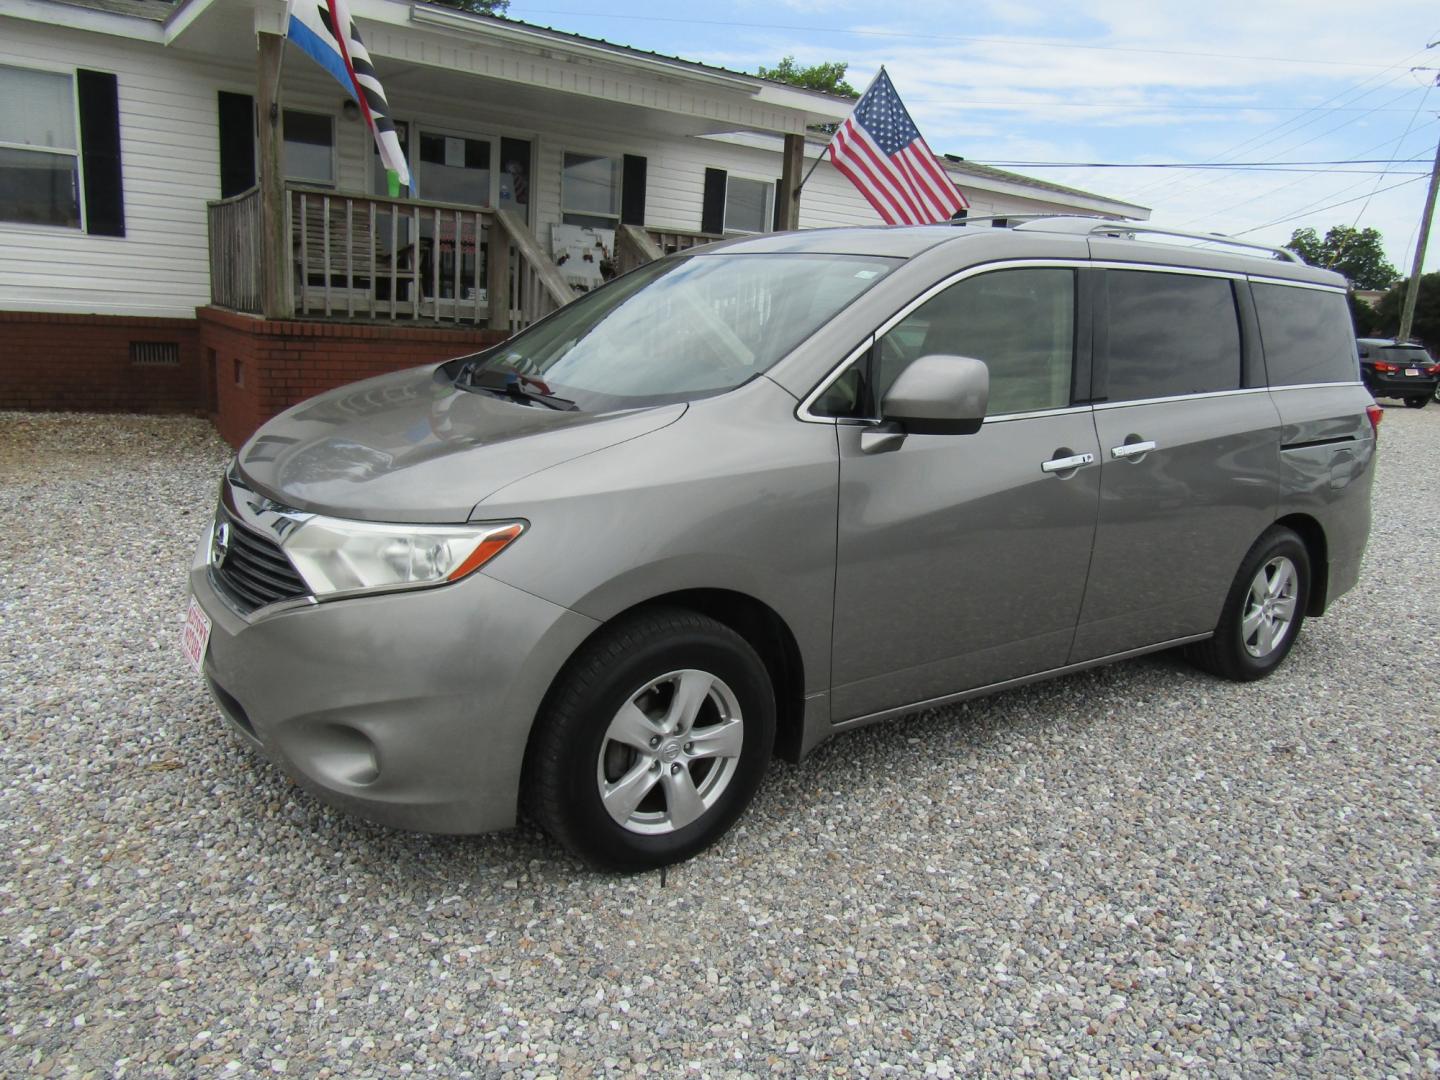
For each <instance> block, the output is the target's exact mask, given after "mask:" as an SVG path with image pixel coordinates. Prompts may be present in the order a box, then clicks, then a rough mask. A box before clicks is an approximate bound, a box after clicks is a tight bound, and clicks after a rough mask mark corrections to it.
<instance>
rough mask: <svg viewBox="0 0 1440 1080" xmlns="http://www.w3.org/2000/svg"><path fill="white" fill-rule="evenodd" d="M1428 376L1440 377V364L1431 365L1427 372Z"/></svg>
mask: <svg viewBox="0 0 1440 1080" xmlns="http://www.w3.org/2000/svg"><path fill="white" fill-rule="evenodd" d="M1425 374H1427V375H1440V364H1431V365H1430V367H1429V368H1428V369H1427V370H1426V372H1425Z"/></svg>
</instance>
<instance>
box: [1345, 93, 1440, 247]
mask: <svg viewBox="0 0 1440 1080" xmlns="http://www.w3.org/2000/svg"><path fill="white" fill-rule="evenodd" d="M1433 88H1434V84H1433V83H1432V84H1431V85H1430V86H1427V87H1426V88H1425V93H1423V94H1421V95H1420V100H1419V101H1417V102H1416V103H1415V111H1414V112H1413V113H1411V114H1410V122H1409V123H1408V124H1406V125H1405V132H1404V134H1402V135H1401V136H1400V141H1399V142H1397V143H1396V144H1395V152H1394V153H1393V154H1391V155H1390V164H1389V165H1387V166H1385V171H1384V172H1382V173H1381V174H1380V176H1379V177H1378V178H1377V179H1376V180H1375V186H1376V187H1377V188H1378V187H1379V186H1380V185H1381V183H1383V182H1384V180H1385V175H1386V173H1388V172H1390V170H1391V169H1392V168H1393V167H1394V166H1395V165H1396V164H1397V162H1396V161H1395V158H1396V157H1397V156H1398V155H1399V153H1400V147H1401V146H1402V145H1403V144H1404V142H1405V140H1406V139H1407V138H1409V136H1410V129H1411V128H1413V127H1414V126H1415V118H1416V117H1417V116H1419V115H1420V108H1421V106H1423V105H1424V104H1425V102H1426V101H1428V100H1429V98H1430V91H1431V90H1432V89H1433ZM1409 160H1411V161H1414V160H1416V159H1415V158H1411V159H1409ZM1370 195H1371V196H1372V197H1373V196H1374V195H1375V192H1374V191H1371V192H1370ZM1368 209H1370V200H1369V199H1366V200H1365V203H1364V205H1363V206H1361V207H1360V209H1359V210H1357V211H1355V220H1354V221H1352V222H1351V223H1350V227H1351V228H1352V229H1353V228H1355V227H1356V226H1357V225H1359V224H1360V219H1361V218H1362V217H1364V216H1365V211H1366V210H1368Z"/></svg>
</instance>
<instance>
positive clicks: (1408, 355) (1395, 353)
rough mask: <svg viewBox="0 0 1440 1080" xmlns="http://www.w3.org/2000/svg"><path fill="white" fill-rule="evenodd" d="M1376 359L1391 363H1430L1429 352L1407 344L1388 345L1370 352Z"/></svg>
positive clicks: (1431, 361)
mask: <svg viewBox="0 0 1440 1080" xmlns="http://www.w3.org/2000/svg"><path fill="white" fill-rule="evenodd" d="M1370 355H1371V356H1372V357H1374V358H1375V359H1376V360H1388V361H1390V362H1391V363H1392V364H1431V363H1434V361H1433V360H1431V359H1430V354H1429V353H1427V352H1426V351H1425V350H1424V349H1421V348H1416V347H1414V346H1409V345H1388V346H1386V347H1385V348H1383V349H1376V350H1374V351H1373V352H1372V353H1371V354H1370Z"/></svg>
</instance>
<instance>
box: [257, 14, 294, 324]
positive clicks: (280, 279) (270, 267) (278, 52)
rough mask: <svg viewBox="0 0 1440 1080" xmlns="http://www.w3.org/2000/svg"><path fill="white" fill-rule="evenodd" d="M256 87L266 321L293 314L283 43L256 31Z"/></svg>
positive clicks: (262, 288) (262, 306) (262, 305)
mask: <svg viewBox="0 0 1440 1080" xmlns="http://www.w3.org/2000/svg"><path fill="white" fill-rule="evenodd" d="M255 36H256V41H257V43H258V60H259V63H258V64H257V67H258V85H257V87H256V89H257V93H256V95H255V103H256V106H257V110H256V111H257V113H258V117H257V119H258V122H259V128H260V311H261V313H262V314H263V315H264V316H265V318H267V319H286V318H289V317H290V316H291V315H293V314H294V313H295V310H294V300H293V298H292V297H291V295H290V288H289V285H288V282H287V274H286V272H285V264H286V261H287V260H288V259H289V258H290V237H289V236H288V235H287V231H286V226H285V172H284V166H283V158H282V153H283V145H282V139H281V137H280V87H279V77H280V61H281V58H282V57H283V56H284V55H285V39H284V38H283V37H281V36H280V35H279V34H271V33H266V32H265V31H259V32H258V33H257V34H256V35H255Z"/></svg>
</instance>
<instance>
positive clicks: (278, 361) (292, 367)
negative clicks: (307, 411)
mask: <svg viewBox="0 0 1440 1080" xmlns="http://www.w3.org/2000/svg"><path fill="white" fill-rule="evenodd" d="M196 316H197V322H198V324H199V350H200V356H201V364H202V366H204V367H205V368H206V369H207V370H208V371H209V372H211V373H212V374H211V376H210V377H211V378H212V380H213V384H214V389H215V399H214V400H215V409H214V414H215V426H216V427H217V428H218V429H219V431H220V435H221V437H222V438H224V439H225V441H226V442H228V443H229V444H230V445H231V446H236V447H238V446H239V445H240V444H241V443H243V442H244V441H245V440H246V439H248V438H249V437H250V436H251V434H253V433H254V431H255V429H256V428H257V427H259V426H260V425H261V424H263V423H264V422H265V421H266V420H268V419H270V417H272V416H274V415H275V414H276V413H278V412H280V411H282V410H284V409H287V408H289V407H290V406H291V405H294V404H296V403H297V402H301V401H304V400H305V399H306V398H308V397H312V396H313V395H315V394H318V393H320V392H321V391H322V390H329V389H332V388H333V387H336V386H343V385H344V384H345V383H350V382H355V381H357V380H359V379H368V378H370V377H371V376H372V375H383V374H385V373H386V372H389V371H397V370H399V369H401V368H407V367H415V366H417V365H419V364H427V363H438V362H439V361H441V360H448V359H450V358H451V357H453V356H460V355H462V354H464V353H467V352H474V351H476V350H477V349H482V348H485V347H487V346H489V345H493V344H495V343H496V342H498V341H501V340H503V339H504V338H505V337H506V335H505V334H502V333H499V332H496V331H493V330H474V329H463V330H461V329H448V328H425V327H416V326H389V325H373V324H366V323H337V322H318V321H316V322H310V321H300V320H292V321H282V320H267V319H261V318H257V317H255V316H253V315H241V314H237V313H236V312H233V311H228V310H226V309H224V308H214V307H205V308H200V309H199V310H198V311H197V312H196Z"/></svg>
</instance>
